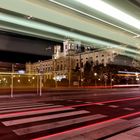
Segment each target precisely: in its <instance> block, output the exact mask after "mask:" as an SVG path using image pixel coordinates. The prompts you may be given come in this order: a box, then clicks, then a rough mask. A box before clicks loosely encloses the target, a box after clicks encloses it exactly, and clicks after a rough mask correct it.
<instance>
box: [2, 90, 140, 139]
mask: <svg viewBox="0 0 140 140" xmlns="http://www.w3.org/2000/svg"><path fill="white" fill-rule="evenodd" d="M19 139H21V140H29V139H36V140H45V139H46V140H96V139H99V140H100V139H106V140H124V139H125V140H127V139H131V140H133V139H136V140H137V139H138V140H139V139H140V89H139V88H125V89H63V90H62V89H55V90H54V89H50V90H48V91H47V92H46V93H43V94H42V96H39V95H38V94H22V93H20V94H16V95H14V98H9V95H4V96H3V95H2V96H1V97H0V140H19Z"/></svg>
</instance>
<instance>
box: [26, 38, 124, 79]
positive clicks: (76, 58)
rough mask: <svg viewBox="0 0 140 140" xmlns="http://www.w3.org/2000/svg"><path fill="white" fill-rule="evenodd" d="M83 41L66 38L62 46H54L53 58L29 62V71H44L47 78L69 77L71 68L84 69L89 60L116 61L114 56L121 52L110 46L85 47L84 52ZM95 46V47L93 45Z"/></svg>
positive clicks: (99, 61)
mask: <svg viewBox="0 0 140 140" xmlns="http://www.w3.org/2000/svg"><path fill="white" fill-rule="evenodd" d="M80 47H81V43H80V42H78V41H77V42H76V41H75V42H74V41H70V40H66V41H64V43H63V48H62V49H61V46H54V55H53V57H52V59H50V60H45V61H38V62H36V63H33V64H31V63H27V64H26V72H27V73H43V74H46V77H47V79H52V78H59V77H60V78H68V76H69V73H70V71H71V70H73V69H76V68H77V67H78V68H81V70H83V68H84V65H85V63H86V62H87V61H91V62H92V63H93V65H94V66H95V65H98V64H103V65H104V66H106V65H107V64H108V63H111V62H113V61H114V58H115V57H116V56H117V55H118V54H120V53H121V51H118V50H116V49H113V48H110V49H106V50H96V49H95V50H93V51H91V50H90V48H89V47H85V50H84V52H82V49H81V48H80ZM93 48H94V47H93Z"/></svg>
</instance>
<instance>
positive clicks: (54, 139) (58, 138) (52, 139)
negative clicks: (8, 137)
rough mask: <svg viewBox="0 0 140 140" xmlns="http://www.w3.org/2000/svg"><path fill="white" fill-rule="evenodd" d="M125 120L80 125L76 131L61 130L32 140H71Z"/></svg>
mask: <svg viewBox="0 0 140 140" xmlns="http://www.w3.org/2000/svg"><path fill="white" fill-rule="evenodd" d="M125 121H126V120H122V119H119V120H115V121H113V122H108V123H104V124H102V123H101V124H97V125H95V126H94V127H93V126H92V125H89V126H87V127H83V128H82V127H81V128H80V129H79V130H78V129H77V130H76V131H75V130H70V131H67V132H66V133H65V132H64V133H63V132H62V133H61V134H59V135H57V134H56V135H51V136H43V137H40V138H35V139H34V140H67V139H69V138H70V140H71V138H74V137H77V136H80V135H83V134H86V133H89V132H91V131H95V130H97V129H101V128H103V127H107V126H110V125H112V124H117V123H122V122H125ZM92 134H94V133H92ZM82 138H83V137H82ZM79 140H84V139H79Z"/></svg>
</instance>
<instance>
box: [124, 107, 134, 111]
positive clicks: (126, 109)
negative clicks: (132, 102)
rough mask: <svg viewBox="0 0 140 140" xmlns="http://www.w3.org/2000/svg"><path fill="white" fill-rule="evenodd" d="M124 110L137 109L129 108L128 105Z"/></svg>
mask: <svg viewBox="0 0 140 140" xmlns="http://www.w3.org/2000/svg"><path fill="white" fill-rule="evenodd" d="M123 109H124V110H128V111H133V110H135V109H134V108H128V107H126V108H123Z"/></svg>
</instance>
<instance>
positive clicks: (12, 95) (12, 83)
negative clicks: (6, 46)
mask: <svg viewBox="0 0 140 140" xmlns="http://www.w3.org/2000/svg"><path fill="white" fill-rule="evenodd" d="M13 74H14V64H12V74H11V98H13V97H14V94H13V90H14V87H13V86H14V76H13Z"/></svg>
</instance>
